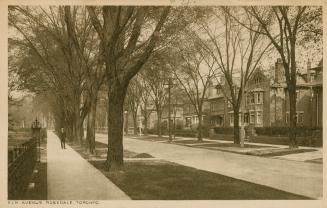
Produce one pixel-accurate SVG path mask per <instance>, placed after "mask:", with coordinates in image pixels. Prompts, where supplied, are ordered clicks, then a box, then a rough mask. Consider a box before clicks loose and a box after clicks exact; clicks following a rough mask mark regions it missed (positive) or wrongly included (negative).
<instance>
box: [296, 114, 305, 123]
mask: <svg viewBox="0 0 327 208" xmlns="http://www.w3.org/2000/svg"><path fill="white" fill-rule="evenodd" d="M303 121H304V113H303V112H298V113H296V123H300V124H302V123H303Z"/></svg>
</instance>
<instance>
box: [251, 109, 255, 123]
mask: <svg viewBox="0 0 327 208" xmlns="http://www.w3.org/2000/svg"><path fill="white" fill-rule="evenodd" d="M254 118H255V115H254V111H250V123H251V124H253V123H254Z"/></svg>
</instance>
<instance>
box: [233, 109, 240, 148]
mask: <svg viewBox="0 0 327 208" xmlns="http://www.w3.org/2000/svg"><path fill="white" fill-rule="evenodd" d="M239 111H240V110H239V108H234V144H240V125H239V117H238V115H239Z"/></svg>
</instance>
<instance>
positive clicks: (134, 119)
mask: <svg viewBox="0 0 327 208" xmlns="http://www.w3.org/2000/svg"><path fill="white" fill-rule="evenodd" d="M133 125H134V135H137V132H138V131H137V112H136V113H135V112H133Z"/></svg>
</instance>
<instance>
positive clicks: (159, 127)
mask: <svg viewBox="0 0 327 208" xmlns="http://www.w3.org/2000/svg"><path fill="white" fill-rule="evenodd" d="M157 117H158V120H157V134H158V137H161V136H162V132H161V112H160V111H157Z"/></svg>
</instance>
